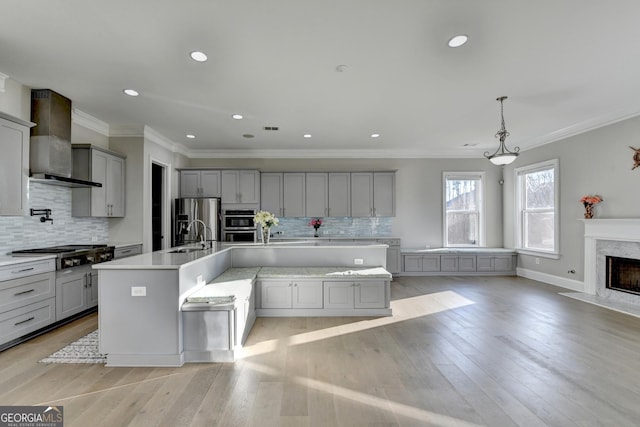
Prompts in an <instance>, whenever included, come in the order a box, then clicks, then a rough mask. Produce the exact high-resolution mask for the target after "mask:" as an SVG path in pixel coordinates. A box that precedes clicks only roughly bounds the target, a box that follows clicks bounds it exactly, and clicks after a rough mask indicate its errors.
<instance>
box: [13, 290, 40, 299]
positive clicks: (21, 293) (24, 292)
mask: <svg viewBox="0 0 640 427" xmlns="http://www.w3.org/2000/svg"><path fill="white" fill-rule="evenodd" d="M33 291H35V289H29V290H28V291H22V292H18V293H16V294H13V296H15V297H17V296H18V295H24V294H28V293H31V292H33Z"/></svg>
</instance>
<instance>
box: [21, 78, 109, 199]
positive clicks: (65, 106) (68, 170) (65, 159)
mask: <svg viewBox="0 0 640 427" xmlns="http://www.w3.org/2000/svg"><path fill="white" fill-rule="evenodd" d="M31 121H33V122H34V123H36V126H35V127H32V128H31V143H30V147H29V148H30V151H29V168H30V170H31V173H30V178H29V179H30V181H33V182H42V183H45V184H53V185H61V186H65V187H102V184H101V183H99V182H91V181H86V180H81V179H76V178H74V177H73V174H72V172H73V162H72V154H71V100H70V99H68V98H65V97H64V96H62V95H60V94H59V93H56V92H54V91H52V90H50V89H33V90H32V91H31Z"/></svg>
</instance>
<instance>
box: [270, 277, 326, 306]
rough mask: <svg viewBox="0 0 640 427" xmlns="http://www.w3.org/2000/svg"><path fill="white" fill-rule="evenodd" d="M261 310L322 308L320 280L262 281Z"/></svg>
mask: <svg viewBox="0 0 640 427" xmlns="http://www.w3.org/2000/svg"><path fill="white" fill-rule="evenodd" d="M258 287H259V289H260V308H322V282H321V281H319V280H298V279H294V280H288V279H287V280H279V279H272V280H261V281H260V282H258Z"/></svg>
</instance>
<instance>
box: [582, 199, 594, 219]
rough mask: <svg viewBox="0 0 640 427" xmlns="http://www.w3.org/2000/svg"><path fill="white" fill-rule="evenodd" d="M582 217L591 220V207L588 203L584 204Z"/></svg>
mask: <svg viewBox="0 0 640 427" xmlns="http://www.w3.org/2000/svg"><path fill="white" fill-rule="evenodd" d="M584 217H585V218H586V219H591V218H593V205H592V204H589V203H585V204H584Z"/></svg>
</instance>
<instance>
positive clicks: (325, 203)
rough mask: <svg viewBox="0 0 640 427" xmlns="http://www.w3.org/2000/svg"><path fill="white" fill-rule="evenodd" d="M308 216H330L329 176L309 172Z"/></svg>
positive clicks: (307, 184) (307, 181)
mask: <svg viewBox="0 0 640 427" xmlns="http://www.w3.org/2000/svg"><path fill="white" fill-rule="evenodd" d="M305 179H306V190H305V191H306V195H307V197H306V198H305V199H306V216H309V217H317V216H329V174H327V173H322V172H307V175H306V178H305Z"/></svg>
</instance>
